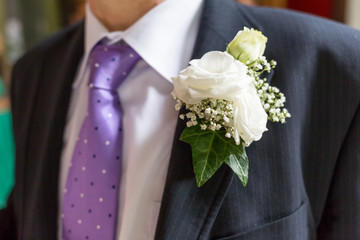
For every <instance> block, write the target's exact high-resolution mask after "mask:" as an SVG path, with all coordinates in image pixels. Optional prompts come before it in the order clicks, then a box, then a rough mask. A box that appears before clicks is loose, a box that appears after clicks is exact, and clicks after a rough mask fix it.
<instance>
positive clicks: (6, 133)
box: [0, 110, 15, 209]
mask: <svg viewBox="0 0 360 240" xmlns="http://www.w3.org/2000/svg"><path fill="white" fill-rule="evenodd" d="M14 163H15V160H14V141H13V135H12V123H11V114H10V111H8V110H3V111H1V110H0V209H1V208H4V207H5V206H6V200H7V198H8V196H9V194H10V191H11V189H12V187H13V185H14V165H15V164H14Z"/></svg>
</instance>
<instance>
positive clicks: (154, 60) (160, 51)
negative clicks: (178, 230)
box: [58, 0, 202, 240]
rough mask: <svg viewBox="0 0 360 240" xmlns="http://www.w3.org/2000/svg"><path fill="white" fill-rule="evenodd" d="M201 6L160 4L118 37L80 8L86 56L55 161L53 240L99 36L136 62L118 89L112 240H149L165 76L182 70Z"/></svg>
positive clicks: (159, 183) (158, 179)
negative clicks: (121, 46) (119, 152)
mask: <svg viewBox="0 0 360 240" xmlns="http://www.w3.org/2000/svg"><path fill="white" fill-rule="evenodd" d="M201 5H202V0H166V1H164V2H163V3H161V4H159V5H158V6H156V7H154V8H153V9H151V10H150V11H149V12H148V13H147V14H146V15H144V16H143V17H142V18H141V19H139V20H138V21H137V22H136V23H135V24H133V25H132V26H131V27H130V28H128V29H127V30H126V31H117V32H108V30H107V29H106V28H105V27H104V26H103V25H102V24H101V22H99V20H98V19H97V18H96V17H95V16H94V14H93V13H92V12H91V9H90V8H89V7H88V6H86V18H85V53H84V57H83V60H82V62H81V64H80V66H79V71H78V74H77V77H76V79H75V82H74V84H73V89H72V94H71V102H70V107H69V111H68V116H67V125H66V128H65V133H64V147H63V151H62V156H61V166H60V176H59V181H60V182H59V183H60V188H59V207H60V209H59V231H58V236H59V239H61V227H62V226H61V216H62V209H61V206H62V199H63V189H64V187H65V184H66V179H67V174H68V168H69V166H70V165H71V160H72V154H73V150H74V148H75V143H76V139H77V135H78V134H79V132H80V128H81V125H82V123H83V120H84V118H85V115H86V111H87V100H88V87H87V79H88V77H89V70H90V69H89V65H88V56H89V53H90V51H91V49H92V48H93V46H94V45H95V44H96V43H97V42H98V41H99V40H100V39H103V38H106V43H107V44H113V43H115V42H118V41H120V40H123V41H125V42H126V43H127V44H128V45H130V46H131V47H132V48H133V49H134V50H135V51H136V52H137V53H138V54H139V55H140V56H141V58H142V60H140V61H139V62H138V63H137V65H136V66H135V68H134V69H133V71H132V72H131V73H130V74H129V76H128V77H127V79H126V80H125V81H124V82H123V83H122V84H121V86H120V87H119V89H118V94H119V97H120V101H121V105H122V111H123V129H124V130H123V134H124V135H123V139H124V140H123V156H122V173H121V180H120V192H119V211H118V223H117V239H118V240H143V239H144V240H145V239H146V240H149V239H153V238H154V235H155V229H156V224H157V219H158V215H159V210H160V205H161V200H162V195H163V191H164V186H165V180H166V174H167V168H168V164H169V159H170V153H171V147H172V142H173V137H174V132H175V126H176V122H177V112H176V111H175V109H174V105H175V101H174V100H173V99H172V96H171V94H170V93H171V91H172V89H173V86H172V83H171V80H170V77H172V76H176V75H178V73H179V72H180V70H182V69H183V68H185V67H186V66H187V65H188V61H189V60H190V58H191V54H192V51H193V48H194V44H195V40H196V35H197V31H198V28H199V21H200V14H201ZM119 14H120V13H119Z"/></svg>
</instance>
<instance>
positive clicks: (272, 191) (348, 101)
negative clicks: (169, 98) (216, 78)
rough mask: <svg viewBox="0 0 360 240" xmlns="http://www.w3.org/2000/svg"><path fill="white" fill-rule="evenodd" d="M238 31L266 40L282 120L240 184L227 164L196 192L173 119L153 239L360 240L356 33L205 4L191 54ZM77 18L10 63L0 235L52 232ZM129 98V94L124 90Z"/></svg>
mask: <svg viewBox="0 0 360 240" xmlns="http://www.w3.org/2000/svg"><path fill="white" fill-rule="evenodd" d="M244 26H247V27H253V28H256V29H259V30H260V31H262V32H263V33H264V34H265V35H266V36H267V37H268V39H269V41H268V45H267V49H266V52H265V55H266V57H267V58H268V59H275V60H276V61H277V62H278V66H277V68H276V70H275V72H272V73H271V74H269V76H268V79H269V82H271V84H272V85H274V86H277V87H279V88H280V89H281V90H282V91H283V92H284V93H285V95H286V96H287V105H286V106H287V108H288V109H289V110H290V112H291V113H292V118H290V119H289V120H288V123H287V124H286V125H281V124H273V123H268V129H269V131H268V132H266V133H265V134H264V136H263V138H262V139H261V141H259V142H255V143H253V144H252V145H251V146H250V147H249V148H248V149H247V153H248V156H249V159H250V172H249V183H248V185H247V187H243V186H242V185H241V183H240V181H239V180H238V179H237V178H236V177H235V176H234V174H233V173H232V172H231V171H230V169H229V168H228V167H226V166H223V167H221V168H220V170H219V171H218V172H217V173H216V174H215V176H214V177H213V178H212V179H211V180H210V181H209V182H208V183H206V184H205V185H204V186H203V187H201V188H197V187H196V184H195V178H194V174H193V169H192V160H191V152H190V148H189V146H188V145H187V144H185V143H183V142H180V141H179V140H178V138H179V134H180V132H181V130H182V129H183V128H184V123H183V122H182V121H179V122H178V126H177V130H176V134H175V141H174V143H173V150H172V155H171V160H170V166H169V170H168V178H167V182H166V186H165V192H164V196H163V202H162V206H161V211H160V217H159V220H158V226H157V232H156V239H167V240H175V239H186V240H192V239H228V240H230V239H244V240H262V239H263V240H272V239H273V240H281V239H283V240H288V239H291V240H307V239H326V240H330V239H336V240H339V239H344V240H355V239H360V206H359V203H360V150H359V149H360V110H359V103H360V33H359V32H357V31H355V30H353V29H350V28H348V27H345V26H343V25H340V24H337V23H334V22H330V21H327V20H323V19H320V18H316V17H312V16H309V15H303V14H298V13H294V12H289V11H284V10H273V9H268V8H256V7H247V6H244V5H240V4H237V3H235V2H234V1H232V0H206V1H205V6H204V11H203V15H202V20H201V26H200V31H199V34H198V38H197V42H196V46H195V50H194V53H193V58H200V57H201V56H202V55H203V54H204V53H206V52H207V51H210V50H224V49H225V47H226V43H228V42H229V41H230V40H231V39H232V38H233V37H234V35H235V34H236V33H237V31H239V30H241V29H242V28H243V27H244ZM83 38H84V34H83V23H79V24H77V25H75V26H72V27H70V28H68V29H66V30H64V31H62V32H61V33H59V34H57V35H56V36H54V37H52V38H50V39H48V40H47V41H45V42H44V43H42V44H41V45H39V46H37V47H35V48H34V49H33V50H31V51H30V52H28V53H27V54H26V55H25V56H24V57H23V58H22V59H21V60H20V61H19V62H18V63H17V64H16V66H15V68H14V74H13V81H12V106H13V115H14V128H15V140H16V158H17V161H16V165H17V168H16V184H15V188H14V191H13V193H12V195H11V197H10V199H9V206H8V208H7V209H5V211H2V212H1V214H0V239H6V240H11V239H16V238H17V239H41V240H49V239H56V232H57V194H58V174H59V160H60V153H61V149H62V137H63V131H64V126H65V124H66V114H67V109H68V104H69V97H70V90H71V83H72V81H73V79H74V76H75V74H76V69H77V66H78V63H79V61H80V58H81V56H82V54H83V52H82V51H83V40H84V39H83ZM134 94H136V93H134Z"/></svg>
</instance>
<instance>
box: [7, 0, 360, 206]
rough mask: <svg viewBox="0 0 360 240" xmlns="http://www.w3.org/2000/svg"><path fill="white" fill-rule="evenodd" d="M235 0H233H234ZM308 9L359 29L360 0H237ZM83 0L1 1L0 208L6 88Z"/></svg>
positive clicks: (78, 13)
mask: <svg viewBox="0 0 360 240" xmlns="http://www.w3.org/2000/svg"><path fill="white" fill-rule="evenodd" d="M234 1H235V0H234ZM237 1H238V2H241V3H244V4H248V5H259V6H268V7H278V8H288V9H293V10H297V11H302V12H308V13H311V14H315V15H318V16H321V17H325V18H328V19H332V20H335V21H339V22H342V23H345V24H348V25H350V26H352V27H354V28H357V29H360V14H359V12H360V0H237ZM84 2H85V0H31V1H29V0H0V209H1V208H3V207H5V205H6V199H7V197H8V194H9V192H10V191H11V188H12V187H13V182H14V146H13V138H12V130H11V129H12V127H11V113H10V103H9V100H8V95H9V94H8V89H9V85H10V73H11V68H12V66H13V64H14V63H15V62H16V60H17V59H19V57H20V56H21V55H22V54H23V53H24V52H25V51H26V50H28V49H29V48H31V47H32V46H33V45H34V44H36V43H37V42H39V41H40V40H41V39H43V38H45V37H46V36H48V35H50V34H52V33H54V32H56V31H57V30H59V29H60V28H62V27H64V26H66V25H68V24H71V23H73V22H75V21H78V20H80V19H82V18H83V16H84Z"/></svg>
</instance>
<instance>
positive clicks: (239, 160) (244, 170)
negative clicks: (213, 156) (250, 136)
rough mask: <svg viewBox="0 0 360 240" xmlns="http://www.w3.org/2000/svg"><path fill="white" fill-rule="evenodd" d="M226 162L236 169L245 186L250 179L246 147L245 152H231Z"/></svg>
mask: <svg viewBox="0 0 360 240" xmlns="http://www.w3.org/2000/svg"><path fill="white" fill-rule="evenodd" d="M243 148H244V147H243ZM225 163H226V164H227V165H228V166H229V167H230V168H231V169H232V170H233V171H234V173H235V174H236V176H238V178H239V179H240V181H241V183H242V184H243V186H244V187H245V186H246V184H247V181H248V172H249V160H248V157H247V156H246V152H245V149H244V150H243V153H240V154H231V155H230V156H229V157H228V158H227V159H226V160H225Z"/></svg>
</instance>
